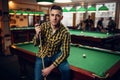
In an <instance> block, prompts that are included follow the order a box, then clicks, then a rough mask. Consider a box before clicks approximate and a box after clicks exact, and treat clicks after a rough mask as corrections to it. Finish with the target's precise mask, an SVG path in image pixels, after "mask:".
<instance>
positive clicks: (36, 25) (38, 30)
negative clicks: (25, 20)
mask: <svg viewBox="0 0 120 80" xmlns="http://www.w3.org/2000/svg"><path fill="white" fill-rule="evenodd" d="M35 31H36V37H38V34H39V33H40V32H41V29H40V25H39V24H35Z"/></svg>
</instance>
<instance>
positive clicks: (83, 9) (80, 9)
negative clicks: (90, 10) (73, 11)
mask: <svg viewBox="0 0 120 80" xmlns="http://www.w3.org/2000/svg"><path fill="white" fill-rule="evenodd" d="M77 12H79V13H85V12H86V8H84V7H83V6H81V7H80V8H79V9H78V10H77Z"/></svg>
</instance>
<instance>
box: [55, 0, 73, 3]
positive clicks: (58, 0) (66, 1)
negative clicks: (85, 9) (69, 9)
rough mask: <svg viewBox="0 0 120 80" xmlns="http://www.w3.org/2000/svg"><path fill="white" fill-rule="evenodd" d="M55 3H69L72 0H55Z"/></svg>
mask: <svg viewBox="0 0 120 80" xmlns="http://www.w3.org/2000/svg"><path fill="white" fill-rule="evenodd" d="M54 2H55V3H69V2H72V0H55V1H54Z"/></svg>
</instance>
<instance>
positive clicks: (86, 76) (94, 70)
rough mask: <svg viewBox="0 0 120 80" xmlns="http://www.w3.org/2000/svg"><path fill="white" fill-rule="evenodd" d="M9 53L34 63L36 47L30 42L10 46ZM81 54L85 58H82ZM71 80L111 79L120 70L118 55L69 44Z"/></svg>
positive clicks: (117, 53)
mask: <svg viewBox="0 0 120 80" xmlns="http://www.w3.org/2000/svg"><path fill="white" fill-rule="evenodd" d="M10 50H11V53H13V54H15V55H18V56H19V57H21V59H24V60H27V61H28V62H31V63H34V62H35V58H36V54H37V51H38V47H34V46H33V43H32V42H24V43H20V44H14V45H11V46H10ZM83 54H85V55H86V56H85V57H84V56H83ZM68 61H69V63H70V68H71V72H72V80H103V79H109V78H112V77H113V75H114V74H115V73H116V72H117V71H118V70H120V53H119V52H111V51H109V50H105V49H100V48H96V47H89V46H83V45H76V44H71V48H70V56H69V58H68Z"/></svg>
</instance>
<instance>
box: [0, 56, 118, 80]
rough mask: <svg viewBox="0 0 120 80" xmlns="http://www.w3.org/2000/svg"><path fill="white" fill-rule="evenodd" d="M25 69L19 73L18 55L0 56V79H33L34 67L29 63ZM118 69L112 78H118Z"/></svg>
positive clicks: (51, 79)
mask: <svg viewBox="0 0 120 80" xmlns="http://www.w3.org/2000/svg"><path fill="white" fill-rule="evenodd" d="M26 69H27V70H26V71H24V72H23V74H21V72H20V65H19V62H18V57H17V56H16V55H9V56H3V55H2V56H0V80H34V76H33V75H34V73H33V72H34V68H33V66H31V64H28V65H27V66H26ZM119 75H120V71H118V73H117V74H116V75H115V76H114V79H112V80H120V76H119ZM47 80H60V77H59V76H58V75H57V74H55V73H51V74H50V75H49V77H48V79H47Z"/></svg>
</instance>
